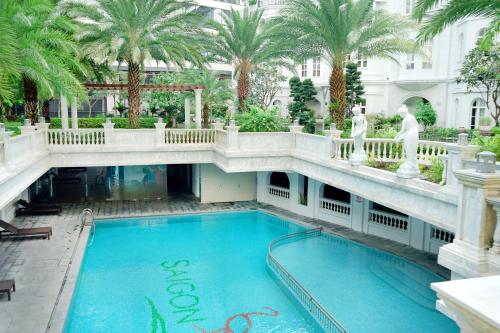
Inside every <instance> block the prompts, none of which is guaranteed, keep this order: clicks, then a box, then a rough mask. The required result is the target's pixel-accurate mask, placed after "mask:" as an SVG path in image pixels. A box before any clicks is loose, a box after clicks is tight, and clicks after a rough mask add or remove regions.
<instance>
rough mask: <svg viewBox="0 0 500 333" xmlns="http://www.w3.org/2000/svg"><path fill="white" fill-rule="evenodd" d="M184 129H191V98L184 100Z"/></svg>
mask: <svg viewBox="0 0 500 333" xmlns="http://www.w3.org/2000/svg"><path fill="white" fill-rule="evenodd" d="M184 127H185V128H189V127H191V100H190V98H189V96H186V97H185V98H184Z"/></svg>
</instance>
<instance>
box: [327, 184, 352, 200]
mask: <svg viewBox="0 0 500 333" xmlns="http://www.w3.org/2000/svg"><path fill="white" fill-rule="evenodd" d="M323 198H326V199H331V200H337V201H342V202H347V203H350V202H351V193H349V192H346V191H344V190H341V189H339V188H336V187H333V186H330V185H326V184H325V186H324V187H323Z"/></svg>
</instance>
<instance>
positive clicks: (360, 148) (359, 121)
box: [349, 105, 368, 165]
mask: <svg viewBox="0 0 500 333" xmlns="http://www.w3.org/2000/svg"><path fill="white" fill-rule="evenodd" d="M352 112H353V113H354V117H352V129H351V138H354V152H353V153H352V154H351V156H349V161H350V162H351V164H352V165H359V164H361V163H363V162H365V161H366V152H365V147H364V146H365V139H366V129H367V128H368V122H367V121H366V118H365V115H364V114H362V113H361V108H360V107H359V105H355V106H354V107H353V108H352Z"/></svg>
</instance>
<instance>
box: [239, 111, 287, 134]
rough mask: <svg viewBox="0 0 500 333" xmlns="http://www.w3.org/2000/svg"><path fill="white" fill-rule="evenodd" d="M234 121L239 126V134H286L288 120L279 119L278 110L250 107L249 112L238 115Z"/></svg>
mask: <svg viewBox="0 0 500 333" xmlns="http://www.w3.org/2000/svg"><path fill="white" fill-rule="evenodd" d="M236 121H237V123H238V125H239V126H240V132H287V131H288V119H287V118H285V117H281V116H280V115H279V113H278V109H276V108H273V107H271V108H269V109H267V110H264V109H261V108H260V107H258V106H250V111H249V112H244V113H238V114H237V115H236Z"/></svg>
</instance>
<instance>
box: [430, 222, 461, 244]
mask: <svg viewBox="0 0 500 333" xmlns="http://www.w3.org/2000/svg"><path fill="white" fill-rule="evenodd" d="M430 238H431V240H433V241H437V242H441V243H451V242H453V239H454V238H455V234H454V233H452V232H450V231H448V230H444V229H441V228H438V227H435V226H432V227H431V236H430Z"/></svg>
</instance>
